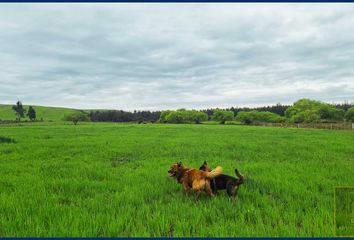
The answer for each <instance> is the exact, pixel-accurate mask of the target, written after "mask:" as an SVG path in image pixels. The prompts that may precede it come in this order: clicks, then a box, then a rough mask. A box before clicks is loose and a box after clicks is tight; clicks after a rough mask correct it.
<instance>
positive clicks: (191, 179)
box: [168, 162, 222, 200]
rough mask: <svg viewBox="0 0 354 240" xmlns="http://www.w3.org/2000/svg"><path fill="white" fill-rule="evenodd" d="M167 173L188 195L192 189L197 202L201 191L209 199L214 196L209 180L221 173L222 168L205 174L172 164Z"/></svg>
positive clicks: (180, 164)
mask: <svg viewBox="0 0 354 240" xmlns="http://www.w3.org/2000/svg"><path fill="white" fill-rule="evenodd" d="M168 173H169V176H170V177H175V178H176V179H177V182H178V183H181V184H182V185H183V188H184V191H185V192H186V193H187V194H188V195H189V193H190V189H191V188H192V189H193V190H194V192H195V193H196V200H198V199H199V196H200V193H201V192H202V190H204V191H205V192H206V193H207V194H208V195H209V196H210V197H213V196H214V194H213V192H212V190H211V187H210V180H211V179H213V178H215V177H217V176H219V175H220V174H221V173H222V167H219V166H218V167H216V168H215V169H214V170H212V171H210V172H206V171H200V170H197V169H190V168H188V167H186V166H183V165H182V163H181V162H179V163H174V164H172V165H171V168H170V170H169V171H168Z"/></svg>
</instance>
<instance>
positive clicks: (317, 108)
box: [12, 99, 354, 125]
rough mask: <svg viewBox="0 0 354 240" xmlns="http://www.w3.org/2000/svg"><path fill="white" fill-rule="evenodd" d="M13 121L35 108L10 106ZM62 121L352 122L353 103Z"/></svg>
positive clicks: (116, 113)
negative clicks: (14, 116) (13, 114)
mask: <svg viewBox="0 0 354 240" xmlns="http://www.w3.org/2000/svg"><path fill="white" fill-rule="evenodd" d="M12 109H13V111H14V112H15V115H16V120H17V121H20V120H21V118H24V117H25V115H27V116H28V117H29V119H30V120H31V121H35V120H36V111H35V109H34V108H33V107H32V106H29V107H28V110H26V109H24V107H23V105H22V103H21V101H17V103H16V105H14V106H12ZM63 120H65V121H72V122H73V123H74V124H75V125H76V124H77V123H78V122H79V121H92V122H138V123H145V122H152V123H154V122H161V123H196V124H199V123H202V122H205V121H209V120H212V121H217V122H219V123H220V124H225V123H226V122H227V121H233V120H236V121H238V122H241V123H244V124H252V123H257V122H272V123H279V122H288V123H318V122H342V121H349V122H354V104H353V103H352V104H349V103H343V104H328V103H324V102H321V101H316V100H311V99H300V100H298V101H296V102H295V103H294V104H293V105H281V104H277V105H274V106H265V107H256V108H248V107H243V108H238V107H231V108H227V109H219V108H215V109H204V110H186V109H178V110H165V111H133V112H128V111H123V110H108V111H106V110H95V111H90V112H87V111H83V110H82V111H78V112H75V113H72V114H70V115H66V116H65V117H64V119H63Z"/></svg>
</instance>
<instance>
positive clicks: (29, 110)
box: [27, 106, 36, 121]
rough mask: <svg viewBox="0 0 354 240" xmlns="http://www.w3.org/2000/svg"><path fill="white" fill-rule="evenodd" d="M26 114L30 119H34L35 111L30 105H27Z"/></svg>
mask: <svg viewBox="0 0 354 240" xmlns="http://www.w3.org/2000/svg"><path fill="white" fill-rule="evenodd" d="M27 116H28V118H29V119H30V120H31V121H35V120H36V111H35V110H34V108H33V107H32V106H29V107H28V112H27Z"/></svg>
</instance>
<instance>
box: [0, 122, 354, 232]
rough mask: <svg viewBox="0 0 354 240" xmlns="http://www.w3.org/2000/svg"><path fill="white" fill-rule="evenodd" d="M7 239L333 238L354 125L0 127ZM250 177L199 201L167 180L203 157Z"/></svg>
mask: <svg viewBox="0 0 354 240" xmlns="http://www.w3.org/2000/svg"><path fill="white" fill-rule="evenodd" d="M0 136H2V137H8V138H11V139H13V140H14V141H15V142H10V143H7V142H3V143H0V236H1V237H65V236H73V237H101V236H108V237H117V236H124V237H126V236H129V237H162V236H174V237H181V236H188V237H256V236H257V237H264V236H273V237H278V236H281V237H287V236H297V237H312V236H315V237H331V236H334V222H333V208H334V206H333V189H334V186H350V185H351V186H352V185H354V182H353V181H354V179H353V169H354V144H353V143H354V132H352V131H331V130H316V129H283V128H272V127H252V126H231V125H225V126H222V125H204V124H200V125H197V124H194V125H189V124H184V125H178V124H175V125H173V124H115V123H79V124H78V125H77V126H74V125H73V124H72V123H64V122H53V123H45V122H44V123H27V124H8V125H0ZM205 160H206V161H208V162H209V165H211V166H213V167H215V166H216V165H221V166H223V168H224V173H226V174H230V175H234V169H235V168H238V169H239V170H240V172H241V173H242V174H244V176H245V178H246V181H245V184H244V185H242V186H241V188H240V190H239V193H238V199H237V201H236V202H230V201H229V200H228V197H227V194H226V192H225V191H219V194H218V195H217V197H215V198H213V199H209V198H208V197H207V196H206V194H205V193H203V194H202V197H201V199H200V201H199V202H196V201H195V200H194V196H191V197H187V196H185V195H184V193H183V190H182V186H181V185H179V184H177V183H176V181H175V180H174V179H172V178H169V177H168V176H167V170H168V169H169V166H170V165H171V164H172V163H174V162H176V161H182V163H183V164H185V165H187V166H190V167H194V168H197V167H199V166H200V165H201V164H202V162H203V161H205Z"/></svg>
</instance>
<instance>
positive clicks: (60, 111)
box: [0, 104, 81, 121]
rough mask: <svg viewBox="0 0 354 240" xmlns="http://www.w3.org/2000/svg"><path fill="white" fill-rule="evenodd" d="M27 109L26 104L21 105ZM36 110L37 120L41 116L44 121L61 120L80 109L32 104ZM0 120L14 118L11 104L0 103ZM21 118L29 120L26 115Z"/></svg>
mask: <svg viewBox="0 0 354 240" xmlns="http://www.w3.org/2000/svg"><path fill="white" fill-rule="evenodd" d="M23 107H24V108H25V109H26V110H28V105H23ZM33 108H34V109H35V110H36V114H37V120H41V118H43V120H44V121H62V120H63V118H64V116H65V115H70V114H72V113H75V112H78V111H81V110H77V109H72V108H58V107H44V106H33ZM0 120H16V116H15V112H14V111H13V110H12V105H5V104H0ZM22 120H29V119H28V117H27V116H26V117H25V118H23V119H22Z"/></svg>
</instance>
